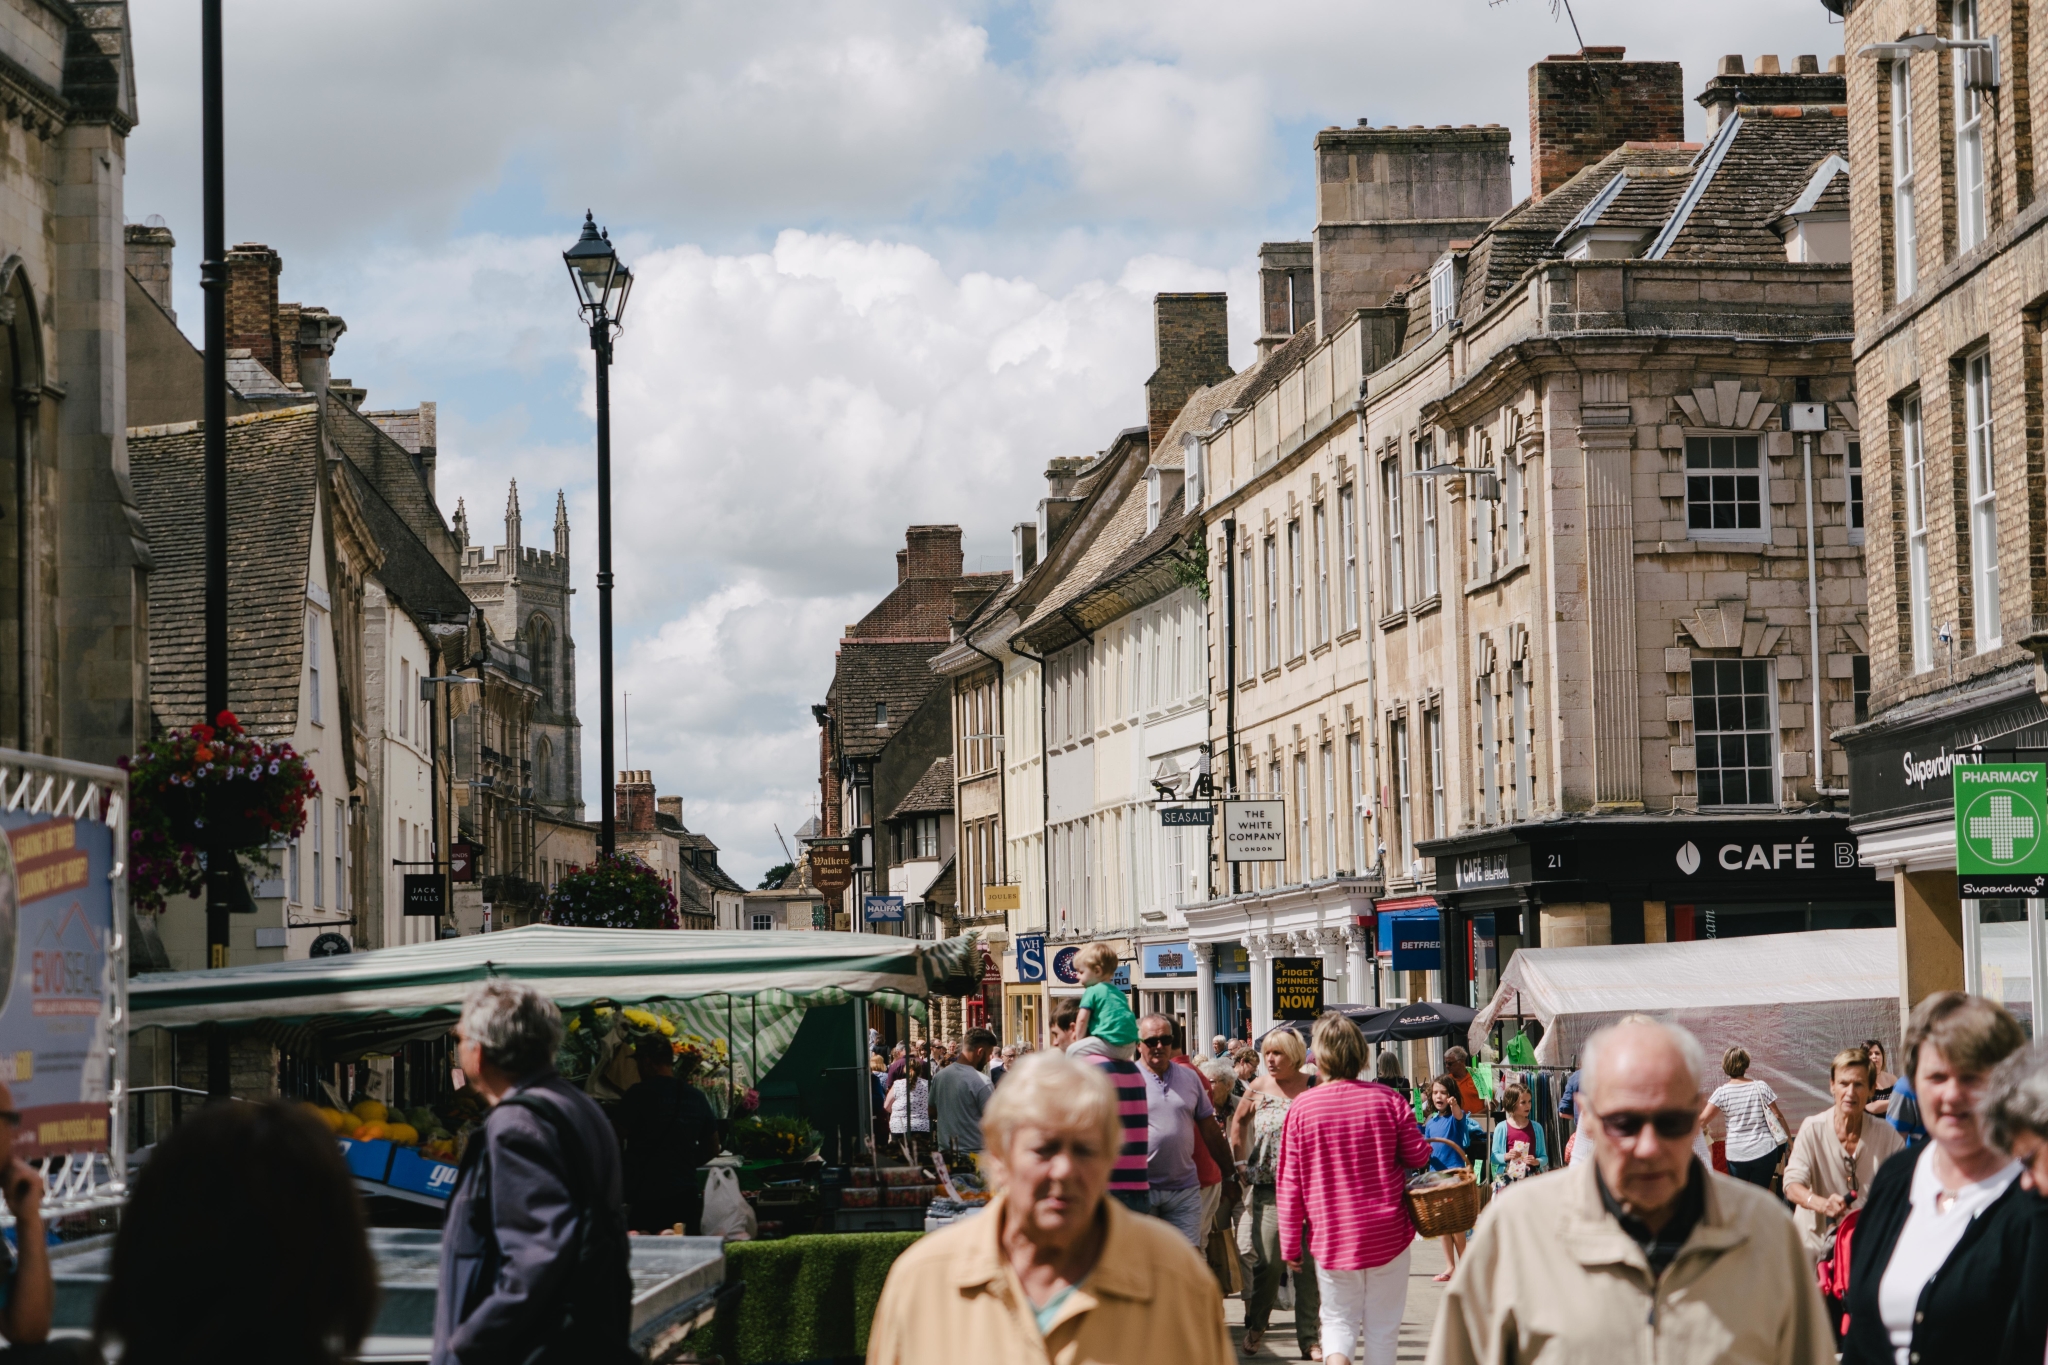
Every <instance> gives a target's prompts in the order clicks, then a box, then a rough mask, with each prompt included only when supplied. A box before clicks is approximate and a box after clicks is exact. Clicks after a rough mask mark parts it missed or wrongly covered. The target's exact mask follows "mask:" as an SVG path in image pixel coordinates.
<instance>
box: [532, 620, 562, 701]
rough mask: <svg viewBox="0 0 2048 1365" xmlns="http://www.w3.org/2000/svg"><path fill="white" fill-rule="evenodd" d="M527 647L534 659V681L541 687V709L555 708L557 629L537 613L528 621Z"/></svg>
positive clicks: (535, 684)
mask: <svg viewBox="0 0 2048 1365" xmlns="http://www.w3.org/2000/svg"><path fill="white" fill-rule="evenodd" d="M526 648H527V652H528V654H529V655H530V656H531V657H532V659H533V682H534V686H536V687H538V688H540V704H541V709H542V710H545V711H552V710H554V709H555V629H554V627H553V626H552V625H550V624H548V618H547V617H545V616H538V615H536V616H535V617H534V618H533V619H532V620H531V621H528V622H527V623H526Z"/></svg>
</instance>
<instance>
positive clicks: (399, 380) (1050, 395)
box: [127, 0, 1841, 885]
mask: <svg viewBox="0 0 2048 1365" xmlns="http://www.w3.org/2000/svg"><path fill="white" fill-rule="evenodd" d="M1574 9H1575V11H1576V18H1577V21H1578V26H1579V28H1580V30H1581V31H1582V32H1583V34H1584V36H1585V40H1586V41H1587V42H1589V43H1594V44H1625V45H1626V46H1627V47H1628V49H1629V55H1631V56H1633V57H1654V58H1661V59H1667V60H1668V59H1674V58H1675V59H1677V60H1680V61H1682V62H1683V63H1684V64H1685V74H1686V85H1687V89H1688V91H1689V92H1696V91H1697V90H1698V89H1699V87H1700V85H1701V84H1702V83H1703V82H1704V81H1705V80H1706V79H1707V78H1708V77H1709V76H1711V75H1712V74H1713V71H1714V69H1715V63H1716V62H1717V60H1718V59H1719V57H1720V56H1721V54H1723V53H1729V52H1741V53H1744V54H1747V56H1748V57H1749V59H1750V61H1751V63H1752V65H1753V64H1754V60H1755V57H1756V55H1757V54H1759V53H1764V52H1773V53H1780V54H1783V55H1784V56H1785V57H1786V58H1788V59H1789V58H1790V57H1792V56H1793V55H1795V54H1797V53H1801V52H1813V53H1817V54H1820V55H1821V56H1822V58H1823V60H1825V58H1826V57H1827V56H1830V55H1833V54H1835V53H1838V52H1840V51H1841V29H1840V27H1839V26H1835V25H1831V24H1830V23H1829V22H1828V15H1827V13H1826V11H1825V10H1823V9H1822V7H1821V5H1820V4H1819V3H1818V0H1721V2H1720V3H1718V4H1716V5H1714V6H1711V7H1708V8H1706V9H1704V10H1703V9H1702V8H1701V7H1699V6H1697V5H1693V4H1682V3H1679V0H1579V3H1578V4H1576V5H1575V6H1574ZM198 12H199V6H198V3H197V0H144V3H138V4H136V5H135V6H133V17H134V24H135V30H136V32H135V48H136V72H137V80H138V84H139V87H140V88H139V100H140V105H141V115H142V121H141V124H140V126H139V127H138V128H137V129H136V131H135V134H134V136H133V138H132V139H131V140H130V143H129V164H128V182H127V212H128V217H129V218H130V220H131V221H139V220H140V219H142V218H143V217H145V216H147V215H149V214H152V213H154V214H161V215H162V216H163V217H164V218H165V219H166V220H167V221H168V222H169V224H170V226H171V227H172V229H173V230H174V231H175V232H176V233H177V235H178V238H179V243H180V245H179V255H178V271H179V275H178V279H177V286H176V287H177V290H178V297H177V300H176V301H177V303H178V305H179V308H180V318H181V320H182V322H183V323H184V325H185V326H186V327H187V329H188V330H190V331H191V332H192V333H193V334H194V336H195V338H196V337H197V334H198V330H199V328H200V325H201V317H202V308H201V304H200V299H199V292H198V259H199V250H198V248H199V243H200V220H199V195H198V179H199V104H198V41H197V33H198ZM227 35H228V36H227V42H226V70H227V111H228V119H229V129H228V138H227V149H228V240H229V241H230V242H237V241H261V242H266V243H268V244H269V245H271V246H272V247H275V248H276V249H277V250H278V251H279V252H280V253H282V255H283V257H284V263H285V266H284V275H283V278H282V281H281V285H280V287H281V289H282V291H283V297H285V298H287V299H295V300H298V301H300V302H304V303H308V304H319V305H322V306H325V307H327V308H330V309H332V310H334V311H335V312H337V313H340V314H341V315H342V316H343V317H344V318H346V319H347V321H348V334H347V335H346V336H345V337H344V338H343V340H342V342H341V345H340V348H339V349H338V351H337V353H336V356H335V373H336V374H337V375H345V376H347V377H349V378H351V379H353V380H354V381H355V382H356V383H358V384H360V385H363V386H365V387H366V388H367V389H368V390H369V393H370V400H369V401H370V403H371V404H372V405H374V406H377V407H395V406H410V405H412V404H414V403H416V402H418V401H419V400H420V399H423V398H429V399H434V400H437V401H438V402H439V403H440V413H441V430H440V441H441V467H440V493H441V500H442V503H443V509H444V511H446V512H447V513H449V514H451V515H452V514H453V511H454V508H455V501H456V499H457V498H458V497H461V498H463V499H465V500H466V502H467V505H468V508H469V513H470V525H471V529H472V535H473V536H474V538H475V539H477V540H479V541H483V542H485V543H499V542H501V541H502V540H503V538H504V536H503V531H502V527H501V524H500V522H499V517H500V515H501V514H502V509H503V508H504V505H505V496H506V489H507V485H508V483H509V482H510V481H511V480H513V479H517V480H518V482H519V487H520V491H521V499H522V503H523V506H524V509H525V511H526V523H525V524H526V526H527V527H529V528H539V527H545V526H546V525H547V524H548V521H549V519H550V518H549V516H548V513H549V512H550V511H551V509H552V506H553V503H554V492H555V489H557V488H562V489H565V490H566V491H567V493H568V499H569V510H570V518H571V521H572V523H573V526H574V536H575V541H574V546H573V550H572V554H573V555H574V557H575V559H576V561H577V576H578V582H579V587H580V589H581V591H580V593H579V596H578V598H577V602H576V620H575V635H576V641H577V644H578V646H579V654H578V663H579V675H578V682H579V689H580V710H581V714H582V716H583V720H584V727H585V731H584V733H585V758H584V773H583V777H584V786H585V790H586V798H587V799H589V800H591V801H595V800H596V799H597V792H598V789H599V786H600V778H601V775H600V774H599V773H598V771H597V753H598V740H597V728H598V727H597V717H598V714H599V710H600V703H599V700H598V697H597V632H596V603H595V596H596V594H595V587H594V575H595V572H596V554H595V524H596V520H595V511H594V505H595V504H594V489H593V471H592V456H591V450H592V421H593V414H594V399H593V389H592V383H591V378H590V363H589V352H588V349H587V339H586V337H585V334H584V333H583V332H582V331H581V329H580V328H579V326H578V323H577V319H576V316H575V310H574V305H573V301H572V299H571V296H570V291H569V284H568V281H567V278H566V276H565V274H564V272H563V269H562V266H561V258H560V252H561V251H562V250H563V248H565V247H566V246H568V245H569V243H570V242H571V241H572V240H573V239H574V237H575V234H576V230H577V227H578V225H579V224H580V222H581V219H582V215H583V210H584V209H585V208H591V209H595V210H596V212H597V215H598V220H599V221H600V222H602V223H606V224H609V226H610V228H611V233H612V238H613V240H614V241H615V242H617V243H619V245H620V248H621V254H622V256H624V257H625V258H626V259H627V260H628V261H629V263H630V264H631V265H632V266H633V267H634V268H635V273H636V274H637V276H638V284H637V285H636V287H635V290H634V293H633V298H632V302H631V306H630V309H629V312H628V315H627V318H626V322H627V330H626V334H625V335H624V336H623V337H622V338H621V339H620V341H619V345H618V363H617V367H616V369H615V370H614V384H613V413H614V448H615V461H614V475H613V478H614V485H613V486H614V490H615V527H616V551H615V553H616V557H617V570H618V585H619V586H618V589H617V592H616V599H617V600H616V604H615V605H616V611H617V618H618V631H619V637H618V659H619V678H620V682H619V686H620V687H621V689H622V690H624V691H626V692H628V693H630V694H631V701H630V707H631V727H630V730H631V733H630V757H631V761H632V765H633V766H634V767H647V768H652V769H653V771H654V778H655V782H656V784H657V785H658V787H659V788H660V790H661V791H662V792H664V793H680V794H682V796H683V797H684V800H685V807H684V809H685V819H686V820H687V821H688V823H689V824H690V825H691V826H692V827H693V828H697V829H701V830H704V831H706V832H707V833H709V834H710V835H711V836H712V837H713V838H714V839H715V840H716V841H717V842H718V843H719V844H720V845H721V847H722V848H723V849H724V855H723V856H724V861H725V866H726V867H727V868H728V869H729V870H730V871H732V872H733V874H734V875H735V876H737V877H739V878H740V879H741V880H742V881H744V882H745V883H746V884H748V885H752V884H753V883H754V882H755V881H757V880H758V879H759V876H760V873H761V872H762V871H763V870H764V869H765V868H766V867H768V866H769V865H770V864H772V863H775V862H779V861H781V858H782V854H781V851H780V849H779V847H778V845H777V843H776V837H775V826H776V825H778V824H779V825H780V826H781V829H782V831H783V833H784V834H789V833H790V832H791V831H793V830H794V829H795V828H796V826H798V825H800V824H801V823H802V822H803V821H804V820H805V819H806V818H807V817H808V816H810V815H811V814H812V813H814V811H815V808H816V802H817V770H816V763H817V739H816V730H815V727H814V725H813V723H812V720H811V716H810V709H809V708H810V706H811V704H812V703H813V702H816V701H820V700H822V699H823V696H824V691H825V687H826V684H827V683H828V682H829V680H830V677H831V669H832V652H833V648H834V642H835V640H836V639H837V637H838V635H839V632H840V629H841V627H842V626H843V625H844V623H846V622H848V621H852V620H855V619H857V618H858V617H859V616H860V615H861V614H862V613H863V612H864V611H865V610H866V608H867V607H868V606H869V605H871V604H872V603H873V602H874V600H875V599H876V598H877V597H878V596H879V595H880V594H881V593H883V592H885V591H887V589H888V587H889V586H890V584H891V583H892V582H893V581H894V576H895V559H894V554H893V551H894V550H895V549H896V547H898V546H899V545H901V544H902V535H903V528H904V527H905V526H906V525H908V524H911V523H916V522H957V523H959V524H960V525H961V526H963V527H964V528H965V530H966V543H967V560H968V567H969V568H970V569H972V568H975V567H977V566H985V567H997V566H1000V565H1006V564H1007V563H1008V539H1007V538H1008V532H1007V528H1008V527H1009V526H1010V524H1011V523H1013V522H1016V521H1018V520H1021V519H1023V518H1025V517H1026V516H1028V515H1030V512H1031V508H1032V507H1033V505H1034V504H1035V502H1036V499H1037V498H1038V497H1039V496H1040V495H1041V492H1042V489H1043V484H1042V473H1043V470H1044V468H1045V462H1046V461H1047V459H1049V458H1051V457H1053V456H1059V455H1076V454H1087V453H1089V452H1092V451H1094V450H1097V449H1099V448H1101V447H1103V446H1104V445H1106V444H1107V443H1108V441H1109V438H1110V437H1111V436H1112V435H1114V433H1115V432H1116V431H1117V430H1118V429H1119V428H1122V427H1125V426H1129V425H1133V424H1135V423H1138V422H1141V421H1142V420H1143V416H1144V410H1143V402H1142V390H1141V386H1142V384H1143V382H1144V379H1145V377H1146V375H1147V374H1149V373H1150V372H1151V368H1152V360H1153V357H1152V341H1151V331H1150V306H1151V296H1152V295H1153V294H1154V293H1155V292H1158V291H1161V290H1188V289H1228V290H1229V291H1230V295H1231V314H1232V316H1231V327H1232V351H1233V356H1234V358H1235V359H1236V361H1237V363H1238V364H1240V365H1242V364H1243V363H1244V362H1245V360H1247V359H1249V357H1250V353H1251V340H1252V337H1253V336H1254V325H1255V324H1254V310H1253V305H1252V297H1253V295H1252V284H1253V268H1254V265H1253V257H1254V253H1255V252H1256V250H1257V247H1258V243H1260V242H1261V241H1268V240H1291V239H1298V238H1301V237H1303V236H1305V235H1306V233H1307V230H1308V228H1309V227H1311V226H1312V222H1313V219H1312V213H1313V208H1312V195H1311V189H1312V182H1311V178H1310V176H1311V170H1312V168H1311V164H1310V138H1311V137H1312V135H1313V133H1314V130H1315V129H1317V128H1319V127H1323V126H1325V125H1328V124H1332V123H1347V124H1348V123H1353V122H1355V121H1356V120H1357V119H1359V118H1369V119H1371V120H1372V122H1373V123H1375V124H1382V123H1429V124H1436V123H1502V124H1506V125H1507V126H1508V127H1510V128H1512V129H1514V130H1515V151H1516V161H1517V167H1516V170H1517V185H1518V190H1520V189H1526V184H1527V174H1526V169H1527V162H1528V157H1527V149H1526V139H1527V129H1528V113H1527V108H1526V98H1527V90H1528V76H1527V72H1528V67H1529V64H1530V63H1531V62H1533V61H1536V60H1538V59H1540V58H1541V57H1542V56H1544V55H1545V54H1546V53H1550V52H1564V51H1571V50H1574V49H1575V48H1576V47H1577V45H1578V44H1577V42H1576V40H1575V39H1574V38H1573V36H1572V30H1571V27H1570V25H1569V23H1567V22H1566V21H1565V20H1564V18H1563V17H1562V15H1559V16H1556V17H1554V16H1553V14H1552V11H1551V3H1550V0H1496V3H1492V4H1489V3H1488V0H1434V3H1430V4H1420V5H1418V4H1413V3H1406V2H1401V3H1397V2H1396V0H1260V3H1249V2H1248V0H1237V2H1236V3H1221V2H1219V0H1177V3H1173V4H1159V3H1156V0H1142V2H1140V0H843V2H842V3H799V2H798V0H753V3H750V4H745V5H734V4H730V3H724V2H723V0H719V2H717V3H714V2H712V0H609V2H608V3H606V4H603V5H592V4H585V3H576V2H575V0H433V2H432V3H425V4H423V3H420V0H352V2H351V3H350V4H347V5H320V4H312V3H307V2H306V0H265V2H264V3H256V0H228V3H227ZM1699 131H1700V119H1699V114H1698V111H1697V109H1695V110H1694V111H1693V115H1692V132H1693V133H1694V134H1695V135H1697V134H1698V133H1699ZM544 535H545V533H544V532H542V533H541V536H538V537H536V536H531V535H530V536H529V539H542V540H543V543H544ZM624 758H625V755H623V754H622V755H621V759H622V762H621V766H624V762H623V760H624Z"/></svg>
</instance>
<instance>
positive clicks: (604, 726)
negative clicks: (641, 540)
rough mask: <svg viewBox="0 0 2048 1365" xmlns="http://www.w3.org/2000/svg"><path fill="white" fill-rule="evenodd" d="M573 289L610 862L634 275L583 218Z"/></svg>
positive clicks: (603, 847) (572, 264)
mask: <svg viewBox="0 0 2048 1365" xmlns="http://www.w3.org/2000/svg"><path fill="white" fill-rule="evenodd" d="M562 260H563V262H564V263H565V264H566V265H567V266H568V267H569V279H570V282H571V283H573V284H574V285H575V286H576V304H577V308H578V309H579V311H581V312H582V314H583V320H584V321H585V322H587V323H589V324H590V349H591V350H592V351H593V352H594V353H595V354H596V357H597V686H598V690H599V691H600V692H602V693H604V716H603V719H602V723H601V724H600V725H599V727H598V736H599V741H598V747H599V748H600V749H601V750H602V751H603V757H602V759H601V760H600V761H601V762H602V763H603V764H604V796H603V801H602V804H601V806H600V807H599V823H598V851H599V852H600V853H602V854H603V855H605V856H606V857H609V856H611V854H612V852H613V851H614V849H615V846H616V842H617V837H618V828H617V826H618V818H617V816H618V812H617V809H616V807H617V802H616V801H615V800H614V799H613V796H612V790H613V788H612V783H613V782H614V781H616V780H617V779H616V778H615V776H614V774H613V769H612V390H611V368H612V338H613V337H615V336H617V335H618V332H619V328H620V325H621V321H622V319H623V318H624V317H625V315H626V296H627V295H628V294H630V293H632V292H633V272H632V271H630V270H628V269H626V267H625V266H624V265H621V264H620V263H619V253H618V252H617V251H616V250H614V249H613V248H612V243H611V235H610V234H609V233H608V232H600V231H599V230H598V226H597V219H596V218H595V217H594V216H593V215H592V214H590V213H588V212H586V213H585V214H584V215H583V235H582V236H580V237H578V238H577V239H576V244H575V245H574V246H572V247H570V248H569V249H568V250H567V251H565V252H563V253H562Z"/></svg>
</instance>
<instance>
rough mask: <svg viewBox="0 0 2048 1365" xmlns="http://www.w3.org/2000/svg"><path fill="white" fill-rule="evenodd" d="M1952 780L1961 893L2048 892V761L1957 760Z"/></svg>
mask: <svg viewBox="0 0 2048 1365" xmlns="http://www.w3.org/2000/svg"><path fill="white" fill-rule="evenodd" d="M1951 780H1952V781H1953V782H1954V784H1955V793H1956V887H1957V890H1958V891H1959V892H1960V893H1961V895H1962V898H1963V899H1964V900H1986V899H2002V898H2008V897H2035V896H2044V895H2048V766H2044V765H2042V764H2039V763H1972V764H1967V765H1964V764H1957V765H1956V767H1955V769H1954V771H1953V772H1952V774H1951Z"/></svg>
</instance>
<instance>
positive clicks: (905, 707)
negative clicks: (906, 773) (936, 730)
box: [825, 639, 941, 758]
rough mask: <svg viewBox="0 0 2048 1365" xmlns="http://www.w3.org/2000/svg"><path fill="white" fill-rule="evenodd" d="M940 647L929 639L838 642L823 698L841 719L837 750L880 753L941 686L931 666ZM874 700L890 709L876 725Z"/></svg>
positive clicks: (866, 754) (851, 753)
mask: <svg viewBox="0 0 2048 1365" xmlns="http://www.w3.org/2000/svg"><path fill="white" fill-rule="evenodd" d="M940 648H941V645H940V644H939V643H938V642H934V641H928V640H912V641H906V642H901V643H892V642H878V641H873V640H853V639H848V640H841V641H840V642H839V657H838V660H837V662H836V664H835V665H834V667H833V670H832V686H831V687H830V688H828V689H827V690H826V693H825V698H826V701H827V703H828V704H829V705H830V706H831V708H832V714H833V716H834V718H835V719H837V720H838V722H839V752H840V753H841V754H843V755H844V756H846V757H848V758H867V757H871V756H873V755H875V754H878V753H880V752H881V751H882V746H883V745H885V744H887V743H888V742H889V740H890V738H891V737H893V736H894V735H895V733H896V732H897V731H898V730H900V729H902V728H903V727H904V725H905V724H906V723H908V721H909V720H910V717H911V716H912V715H913V714H915V712H916V711H917V708H918V707H920V706H922V705H923V704H924V699H925V698H926V697H928V696H930V695H931V692H932V689H933V688H935V687H937V686H939V685H940V678H939V675H938V674H936V673H934V672H932V670H931V660H932V656H933V655H935V654H937V653H938V652H939V650H940ZM878 702H879V703H882V704H883V705H884V706H886V707H887V708H888V709H887V710H886V711H884V712H883V723H882V724H881V725H876V724H875V723H874V717H875V705H876V703H878Z"/></svg>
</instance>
